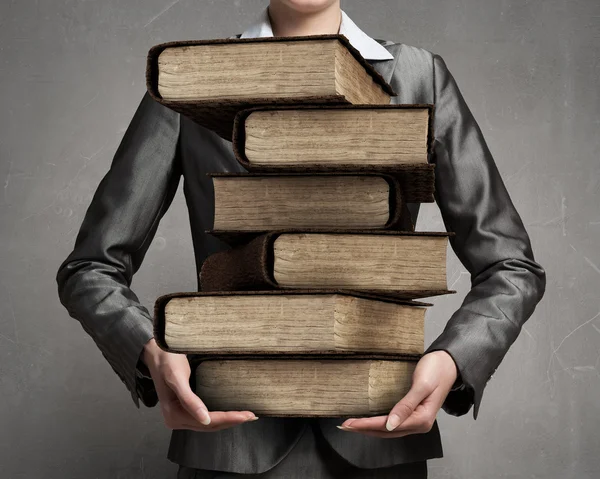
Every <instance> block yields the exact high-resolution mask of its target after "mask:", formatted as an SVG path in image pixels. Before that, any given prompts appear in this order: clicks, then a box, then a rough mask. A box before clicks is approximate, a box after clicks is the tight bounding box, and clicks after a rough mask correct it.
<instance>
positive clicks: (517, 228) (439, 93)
mask: <svg viewBox="0 0 600 479" xmlns="http://www.w3.org/2000/svg"><path fill="white" fill-rule="evenodd" d="M433 65H434V67H433V70H434V90H435V94H434V95H435V110H434V139H433V145H432V148H433V161H434V163H435V164H436V167H435V168H436V171H435V189H436V192H435V199H436V202H437V204H438V206H439V208H440V211H441V214H442V218H443V221H444V225H445V226H446V229H447V230H448V231H454V232H455V235H454V236H453V237H451V238H450V245H451V247H452V249H453V250H454V252H455V253H456V256H457V257H458V259H459V260H460V261H461V263H462V264H463V265H464V266H465V268H466V269H467V270H468V271H469V273H470V274H471V289H470V291H469V292H468V294H467V295H466V297H465V298H464V300H463V302H462V305H461V306H460V308H459V309H458V310H457V311H456V312H454V314H453V315H452V316H451V317H450V319H449V320H448V323H447V324H446V326H445V328H444V330H443V331H442V333H441V334H440V336H439V337H438V338H437V339H435V340H434V341H433V343H432V344H431V345H430V346H429V347H428V348H427V349H426V350H425V354H427V353H429V352H432V351H436V350H444V351H446V352H448V353H449V354H450V355H451V356H452V358H453V359H454V361H455V363H456V365H457V368H458V370H459V373H460V378H461V381H459V382H462V385H461V386H460V387H456V388H454V389H453V390H452V391H451V392H450V393H449V394H448V396H447V398H446V400H445V402H444V404H443V405H442V408H443V409H444V411H446V412H447V413H448V414H451V415H453V416H462V415H464V414H466V413H467V412H468V411H469V409H470V408H471V405H473V404H474V409H473V418H474V419H477V414H478V411H479V405H480V402H481V398H482V395H483V390H484V388H485V386H486V384H487V382H488V381H489V379H490V378H491V376H492V374H493V373H494V372H495V371H496V369H497V367H498V366H499V364H500V362H501V361H502V359H503V358H504V356H505V354H506V352H507V351H508V349H509V347H510V346H511V344H512V343H513V342H514V341H515V340H516V338H517V336H518V334H519V332H520V331H521V327H522V325H523V324H524V323H525V321H527V319H529V317H530V316H531V314H532V313H533V311H534V309H535V307H536V305H537V303H538V302H539V301H540V300H541V298H542V296H543V295H544V291H545V288H546V274H545V271H544V269H542V267H541V266H540V265H539V264H538V263H536V261H535V260H534V256H533V252H532V249H531V244H530V240H529V236H528V234H527V232H526V231H525V227H524V226H523V223H522V220H521V218H520V216H519V214H518V213H517V211H516V209H515V207H514V205H513V203H512V201H511V199H510V196H509V194H508V192H507V190H506V187H505V185H504V182H503V180H502V178H501V176H500V174H499V172H498V169H497V167H496V164H495V162H494V159H493V158H492V155H491V153H490V151H489V149H488V147H487V145H486V142H485V140H484V138H483V135H482V133H481V130H480V128H479V126H478V124H477V122H476V121H475V119H474V117H473V115H472V113H471V111H470V110H469V107H468V106H467V104H466V103H465V100H464V98H463V96H462V94H461V92H460V91H459V88H458V86H457V83H456V81H455V80H454V78H453V76H452V74H451V73H450V71H449V70H448V68H447V66H446V64H445V62H444V60H443V59H442V57H441V56H439V55H438V54H433Z"/></svg>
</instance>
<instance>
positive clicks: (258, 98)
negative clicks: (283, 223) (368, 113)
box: [146, 34, 396, 139]
mask: <svg viewBox="0 0 600 479" xmlns="http://www.w3.org/2000/svg"><path fill="white" fill-rule="evenodd" d="M146 85H147V89H148V92H149V93H150V95H151V96H152V97H153V98H154V99H156V100H157V101H159V102H161V103H163V104H164V105H165V106H167V107H169V108H172V109H173V110H176V111H178V112H180V113H182V114H184V115H187V116H189V117H190V118H192V119H194V120H195V121H196V122H198V123H199V124H201V125H203V126H205V127H207V128H209V129H212V130H214V131H215V132H217V133H218V134H219V135H220V136H222V137H224V138H228V139H231V128H232V125H233V119H234V116H235V113H236V112H237V111H239V110H241V109H243V108H247V107H248V106H251V105H260V104H273V103H275V104H284V103H302V102H308V103H323V102H328V103H338V104H339V103H353V104H354V103H356V104H361V103H364V104H388V103H389V102H390V97H391V96H395V95H396V92H395V91H394V90H393V89H392V88H391V86H390V85H389V84H388V83H387V82H386V81H385V80H384V79H383V77H382V76H381V75H380V74H379V73H378V72H377V71H376V70H375V68H373V66H372V65H371V64H370V63H369V62H367V61H366V60H365V59H364V58H363V57H362V56H361V55H360V52H359V51H358V50H356V49H355V48H354V47H353V46H352V45H351V44H350V42H349V41H348V39H347V38H346V37H345V36H343V35H339V34H335V35H330V34H327V35H309V36H292V37H262V38H220V39H211V40H187V41H175V42H167V43H162V44H159V45H155V46H153V47H152V48H151V49H150V51H149V52H148V58H147V65H146Z"/></svg>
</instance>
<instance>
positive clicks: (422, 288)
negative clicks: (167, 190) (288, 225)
mask: <svg viewBox="0 0 600 479" xmlns="http://www.w3.org/2000/svg"><path fill="white" fill-rule="evenodd" d="M208 233H210V234H213V235H215V236H217V237H219V238H222V239H223V240H227V241H231V242H233V244H235V246H233V247H232V248H231V249H228V250H222V251H218V252H216V253H213V254H212V255H210V256H209V257H208V258H206V260H205V261H204V263H203V264H202V267H201V270H200V278H199V279H200V285H201V290H202V291H235V290H246V289H250V290H252V289H273V288H340V289H352V290H361V291H368V292H375V293H378V294H386V295H392V296H397V297H404V298H418V297H426V296H433V295H437V294H447V293H448V292H449V291H448V290H447V280H446V248H447V242H448V236H450V235H452V234H453V233H451V232H398V231H387V230H382V231H373V230H353V231H350V230H348V231H334V230H332V229H328V230H325V231H319V230H297V231H294V230H285V231H270V232H268V233H265V234H260V235H258V236H256V235H255V236H254V237H252V235H248V234H247V233H246V234H244V232H239V234H238V235H237V236H236V235H232V232H228V234H226V235H221V234H218V232H215V231H212V232H211V231H208ZM236 243H237V244H236Z"/></svg>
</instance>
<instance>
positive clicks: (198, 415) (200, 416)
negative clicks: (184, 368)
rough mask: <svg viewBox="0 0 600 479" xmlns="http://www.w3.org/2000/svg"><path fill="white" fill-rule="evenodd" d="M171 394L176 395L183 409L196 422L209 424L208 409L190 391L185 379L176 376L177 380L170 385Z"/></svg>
mask: <svg viewBox="0 0 600 479" xmlns="http://www.w3.org/2000/svg"><path fill="white" fill-rule="evenodd" d="M169 386H170V387H171V389H172V390H173V392H174V393H175V394H176V395H177V398H178V399H179V402H180V403H181V405H182V406H183V408H184V409H185V410H186V411H187V412H188V413H189V414H190V415H191V416H192V417H193V418H194V419H195V420H197V421H198V422H200V423H201V424H204V425H205V426H206V425H208V424H210V415H209V414H208V408H207V407H206V405H205V404H204V402H203V401H202V399H200V397H199V396H198V395H197V394H196V393H194V391H192V388H190V383H189V381H188V380H187V379H185V380H184V378H183V377H181V376H177V379H176V380H175V381H173V382H172V383H171V384H170V385H169Z"/></svg>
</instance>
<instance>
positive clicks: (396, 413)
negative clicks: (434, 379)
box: [385, 381, 435, 431]
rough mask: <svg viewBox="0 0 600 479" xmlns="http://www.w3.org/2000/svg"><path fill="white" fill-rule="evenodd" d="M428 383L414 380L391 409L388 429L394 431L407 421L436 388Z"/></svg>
mask: <svg viewBox="0 0 600 479" xmlns="http://www.w3.org/2000/svg"><path fill="white" fill-rule="evenodd" d="M434 389H435V388H434V387H431V386H430V385H429V384H428V383H426V382H422V381H414V382H413V385H412V387H411V388H410V390H409V391H408V393H406V396H404V397H403V398H402V399H401V400H400V401H399V402H398V403H397V404H396V405H395V406H394V407H393V408H392V410H391V411H390V413H389V414H388V418H387V421H386V424H385V427H386V429H387V430H388V431H393V430H394V429H396V428H397V427H398V426H399V425H400V424H402V423H403V422H404V421H406V420H407V419H408V418H409V417H410V416H411V415H412V413H413V412H414V410H415V409H416V408H417V406H418V405H419V404H421V402H422V401H423V400H424V399H425V398H427V397H428V396H429V395H430V394H431V393H432V392H433V390H434Z"/></svg>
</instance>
